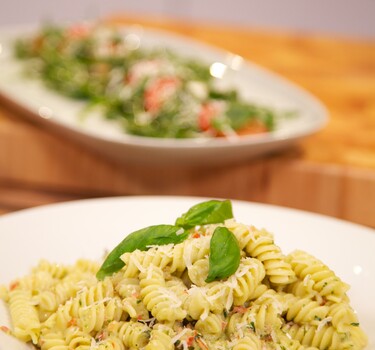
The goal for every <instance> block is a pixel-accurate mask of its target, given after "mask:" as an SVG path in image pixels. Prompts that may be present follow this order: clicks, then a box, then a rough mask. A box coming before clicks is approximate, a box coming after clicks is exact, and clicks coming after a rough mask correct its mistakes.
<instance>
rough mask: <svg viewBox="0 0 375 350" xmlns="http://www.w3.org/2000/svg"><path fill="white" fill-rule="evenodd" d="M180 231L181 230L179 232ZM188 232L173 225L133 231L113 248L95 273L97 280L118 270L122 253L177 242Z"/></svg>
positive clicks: (120, 266)
mask: <svg viewBox="0 0 375 350" xmlns="http://www.w3.org/2000/svg"><path fill="white" fill-rule="evenodd" d="M180 231H183V232H182V233H180ZM188 234H189V233H188V232H186V231H184V230H183V229H182V228H181V227H178V226H173V225H156V226H149V227H146V228H143V229H141V230H138V231H135V232H133V233H131V234H130V235H128V236H127V237H125V239H124V240H123V241H122V242H121V243H120V244H119V245H118V246H117V247H116V248H114V249H113V250H112V251H111V253H110V254H109V255H108V256H107V258H106V260H105V261H104V263H103V265H102V266H101V267H100V269H99V271H98V272H97V274H96V277H97V278H98V279H99V280H102V279H104V277H106V276H109V275H112V274H113V273H115V272H117V271H119V270H120V269H121V268H122V267H123V266H124V265H125V263H124V262H123V261H122V260H121V259H120V257H121V255H122V254H124V253H130V252H133V251H135V250H136V249H139V250H147V249H148V248H149V246H151V245H166V244H170V243H173V244H178V243H181V242H183V241H184V240H185V239H186V238H187V237H188Z"/></svg>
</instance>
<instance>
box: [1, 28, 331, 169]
mask: <svg viewBox="0 0 375 350" xmlns="http://www.w3.org/2000/svg"><path fill="white" fill-rule="evenodd" d="M0 44H1V45H2V48H3V49H2V53H0V63H1V64H0V74H1V75H2V76H3V77H4V79H3V80H2V82H0V94H1V95H5V97H7V98H8V99H11V100H13V101H14V102H16V103H18V104H20V105H21V106H22V107H25V108H26V109H27V110H30V111H31V112H33V114H34V116H35V115H36V117H37V118H36V119H37V120H39V121H40V122H42V123H44V124H46V125H48V126H50V127H52V128H54V129H55V130H57V131H59V132H60V133H63V134H65V135H66V136H70V137H72V138H75V139H77V140H79V141H81V142H82V143H84V144H86V145H89V146H90V147H92V148H94V149H95V150H97V151H99V152H101V153H103V154H105V155H107V156H111V157H113V158H115V159H117V160H121V161H122V160H126V161H128V160H132V161H137V162H139V161H142V162H150V161H151V162H155V161H157V162H162V163H165V162H169V163H170V162H171V161H173V162H176V161H177V162H178V161H180V160H182V161H183V162H184V163H188V164H190V163H217V162H227V161H234V160H241V159H244V158H248V157H251V156H254V155H259V154H262V153H265V152H269V151H274V150H278V149H282V148H284V147H285V146H289V144H290V143H292V142H294V141H296V140H298V139H300V138H302V137H304V136H306V135H309V134H311V133H313V132H315V131H317V130H319V129H320V128H321V127H322V126H323V125H324V123H325V121H326V112H325V109H324V107H322V106H321V104H320V103H319V102H318V101H317V100H315V98H313V97H312V96H310V95H309V94H308V93H306V92H305V91H303V90H302V89H300V88H298V87H296V86H294V85H292V84H290V83H289V82H287V81H285V80H283V79H282V78H280V77H278V76H276V75H274V74H272V73H270V72H267V71H265V70H264V69H262V68H260V67H258V66H256V65H254V64H252V63H250V62H247V61H245V60H244V59H243V58H242V57H240V56H238V55H235V54H231V53H227V52H225V51H222V50H219V49H215V48H212V47H210V46H208V45H205V44H202V43H198V42H197V41H193V40H189V39H187V38H184V37H181V36H176V35H173V34H169V33H166V32H161V31H157V30H151V29H144V28H140V27H124V26H113V25H109V24H101V23H82V24H78V25H72V26H60V25H54V24H53V25H51V24H50V25H45V26H43V27H41V28H39V29H37V30H33V31H29V30H25V29H19V30H17V29H14V30H10V31H5V32H4V33H1V32H0ZM4 53H5V54H4ZM25 92H27V93H25ZM40 117H41V118H40ZM217 151H218V152H219V153H217Z"/></svg>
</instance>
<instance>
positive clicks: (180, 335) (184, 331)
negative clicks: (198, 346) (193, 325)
mask: <svg viewBox="0 0 375 350" xmlns="http://www.w3.org/2000/svg"><path fill="white" fill-rule="evenodd" d="M189 331H191V329H189V328H184V329H183V330H182V331H181V332H180V333H178V334H177V335H175V336H174V337H173V338H172V339H171V341H172V344H174V343H175V342H176V341H177V340H180V339H181V338H182V337H183V336H184V335H185V333H186V332H189Z"/></svg>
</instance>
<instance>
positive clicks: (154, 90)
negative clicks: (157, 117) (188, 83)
mask: <svg viewBox="0 0 375 350" xmlns="http://www.w3.org/2000/svg"><path fill="white" fill-rule="evenodd" d="M179 85H180V81H179V79H177V78H176V77H168V78H157V79H155V80H154V81H153V82H152V83H151V84H150V85H149V86H148V87H147V89H146V91H145V94H144V99H145V109H146V111H148V112H151V113H157V112H158V111H159V110H160V108H161V107H162V106H163V104H164V103H165V102H166V101H167V100H168V99H169V98H170V97H172V96H173V95H174V94H175V92H176V90H177V88H178V86H179Z"/></svg>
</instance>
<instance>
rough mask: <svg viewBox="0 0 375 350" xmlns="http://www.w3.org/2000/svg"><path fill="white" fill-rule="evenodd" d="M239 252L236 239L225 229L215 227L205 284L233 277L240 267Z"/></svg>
mask: <svg viewBox="0 0 375 350" xmlns="http://www.w3.org/2000/svg"><path fill="white" fill-rule="evenodd" d="M240 259H241V250H240V247H239V245H238V241H237V238H236V237H235V236H234V234H233V233H232V232H230V231H229V230H228V229H227V228H226V227H217V228H216V229H215V231H214V233H213V235H212V237H211V241H210V255H209V269H208V276H207V278H206V282H207V283H208V282H212V281H215V280H221V279H224V278H227V277H229V276H231V275H233V274H234V273H235V272H236V271H237V269H238V266H239V265H240Z"/></svg>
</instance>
